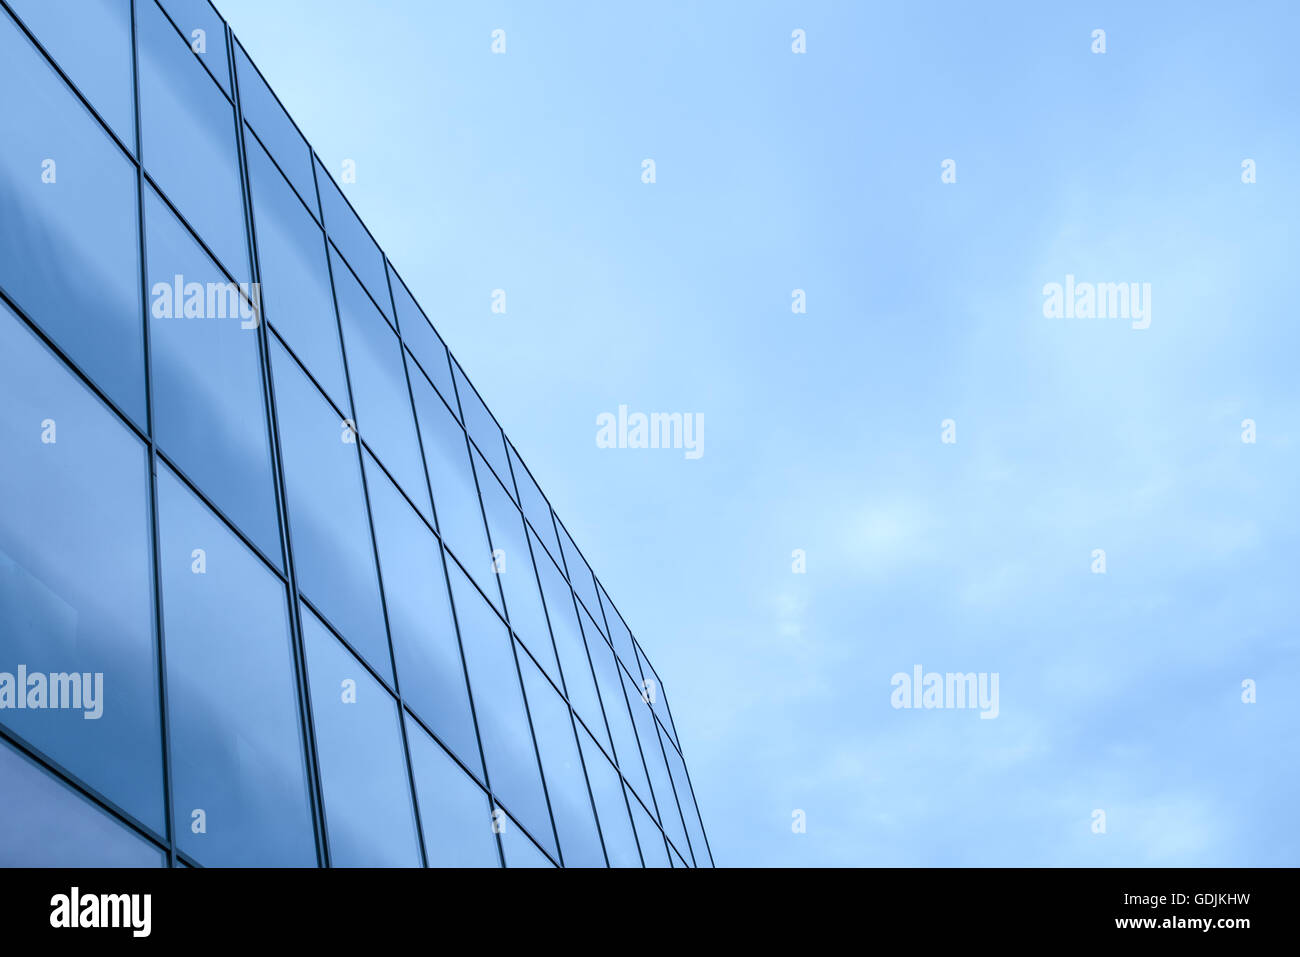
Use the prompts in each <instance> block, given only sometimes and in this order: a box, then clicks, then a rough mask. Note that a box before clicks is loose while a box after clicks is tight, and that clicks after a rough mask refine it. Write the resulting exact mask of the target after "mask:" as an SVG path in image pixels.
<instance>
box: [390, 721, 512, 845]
mask: <svg viewBox="0 0 1300 957" xmlns="http://www.w3.org/2000/svg"><path fill="white" fill-rule="evenodd" d="M406 737H407V740H408V741H409V742H410V748H411V770H412V771H413V772H414V774H415V793H416V795H417V797H418V799H419V802H420V826H421V827H422V828H423V829H424V850H425V854H426V855H427V856H428V858H429V866H430V867H500V866H501V857H500V855H499V854H498V853H497V839H496V836H495V834H494V832H493V830H492V803H491V801H489V800H488V796H487V793H486V792H485V791H484V790H483V789H482V788H480V787H479V786H478V785H477V784H475V783H474V780H473V779H472V778H471V777H470V776H469V775H468V774H466V773H465V771H464V769H463V768H461V767H460V766H459V765H457V764H456V762H455V761H453V760H452V759H451V758H450V757H449V756H448V755H447V752H446V751H444V750H443V749H442V748H440V747H438V742H436V741H434V740H433V738H431V737H429V736H428V735H427V734H425V732H424V729H423V728H421V727H420V726H419V724H417V723H416V722H415V721H413V720H412V719H411V718H409V717H408V718H407V719H406Z"/></svg>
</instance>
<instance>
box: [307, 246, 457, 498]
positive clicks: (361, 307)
mask: <svg viewBox="0 0 1300 957" xmlns="http://www.w3.org/2000/svg"><path fill="white" fill-rule="evenodd" d="M330 256H331V259H332V260H333V265H334V289H335V290H336V292H337V293H338V304H339V318H340V320H342V323H343V344H344V348H345V350H346V354H347V364H348V377H349V380H350V381H351V383H352V397H353V399H354V402H355V405H356V420H357V430H358V431H359V432H360V433H361V438H362V439H363V440H364V441H365V443H366V445H368V446H369V447H370V448H371V450H373V451H374V453H375V455H376V456H378V458H379V461H380V462H381V463H382V464H383V465H384V467H385V468H386V469H388V471H389V472H390V473H392V475H393V476H394V477H395V478H396V479H397V482H398V484H399V485H400V486H401V487H402V490H403V491H404V492H406V495H407V497H408V498H409V499H410V500H411V501H412V502H414V503H415V504H416V506H417V507H418V508H419V509H420V511H421V512H423V513H424V515H425V517H426V518H428V519H429V521H433V512H432V510H431V509H430V508H429V488H428V486H427V485H426V484H425V481H424V468H423V465H422V464H421V462H420V439H419V437H418V435H417V434H416V431H415V416H414V414H413V413H412V412H411V394H410V392H409V391H408V390H407V388H406V370H405V368H404V367H403V365H402V346H401V343H400V342H399V341H398V339H397V336H396V335H395V334H394V333H393V330H392V328H391V327H390V326H389V325H388V323H386V322H384V320H383V319H382V318H381V317H380V315H379V310H377V309H376V308H375V305H374V303H372V302H371V301H370V297H369V296H367V295H366V292H365V290H364V289H362V288H361V284H360V283H358V282H357V280H356V277H355V276H353V275H352V271H351V270H350V269H348V267H347V266H346V265H345V264H344V262H343V260H342V259H340V258H339V257H338V256H337V255H336V254H335V253H334V252H333V251H331V253H330Z"/></svg>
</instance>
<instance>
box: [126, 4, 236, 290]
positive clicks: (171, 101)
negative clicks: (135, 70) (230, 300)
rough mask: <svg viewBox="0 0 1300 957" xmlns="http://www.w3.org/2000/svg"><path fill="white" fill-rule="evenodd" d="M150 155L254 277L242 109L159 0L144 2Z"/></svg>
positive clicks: (217, 243) (203, 230)
mask: <svg viewBox="0 0 1300 957" xmlns="http://www.w3.org/2000/svg"><path fill="white" fill-rule="evenodd" d="M136 9H137V10H138V13H139V15H138V17H137V30H138V31H139V46H140V120H141V123H140V127H141V135H142V136H143V139H144V142H143V147H142V149H143V159H144V165H145V169H147V170H148V171H149V173H150V175H151V176H152V177H153V179H154V181H155V182H156V183H158V185H159V186H160V187H161V188H162V191H163V192H164V193H166V194H167V198H168V199H170V200H171V201H172V202H173V203H174V204H175V205H176V208H177V209H179V210H180V211H181V215H182V216H184V217H185V219H186V220H187V221H188V222H189V223H190V225H191V226H193V227H194V229H195V231H197V232H198V234H199V236H201V237H202V239H203V241H204V242H205V243H207V244H208V246H209V247H210V248H211V249H212V250H214V251H215V252H216V254H217V258H218V259H220V260H221V264H222V265H223V266H224V267H225V268H226V271H227V272H228V273H230V274H231V275H232V276H234V277H235V279H236V280H237V281H240V282H246V281H248V241H247V236H246V235H245V233H244V197H243V189H242V186H241V185H240V179H239V149H238V144H237V141H236V139H235V134H236V130H235V111H234V107H232V106H231V104H230V101H229V100H227V99H226V97H225V96H224V95H223V94H222V92H221V90H220V88H218V87H217V85H216V84H215V83H213V82H212V77H210V76H208V73H207V71H206V70H204V69H203V67H202V66H201V65H200V64H199V63H198V62H197V61H196V60H195V57H194V54H193V53H191V52H190V49H189V47H188V46H186V44H185V41H184V40H182V39H181V37H180V35H179V34H178V33H177V32H176V29H175V28H174V27H173V26H172V25H171V23H170V22H168V20H167V17H166V16H165V15H164V14H163V12H162V10H160V9H159V8H158V5H157V4H154V3H141V4H137V7H136Z"/></svg>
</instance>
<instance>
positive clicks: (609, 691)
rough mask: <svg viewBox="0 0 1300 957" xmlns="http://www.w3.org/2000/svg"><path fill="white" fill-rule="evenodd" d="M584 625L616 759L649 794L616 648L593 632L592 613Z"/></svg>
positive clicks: (635, 784)
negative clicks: (591, 624)
mask: <svg viewBox="0 0 1300 957" xmlns="http://www.w3.org/2000/svg"><path fill="white" fill-rule="evenodd" d="M582 620H583V628H584V629H586V630H587V650H588V651H589V652H590V653H591V663H592V667H593V668H594V670H595V672H596V686H597V688H599V689H600V699H601V702H602V703H603V704H604V706H605V719H606V720H607V721H608V722H609V733H610V734H611V735H612V736H613V738H614V759H615V760H616V761H617V763H618V767H619V768H620V769H621V770H622V772H623V776H624V777H625V778H627V779H628V782H629V783H630V784H631V785H632V787H633V789H634V790H636V791H637V792H638V793H640V794H647V793H648V791H649V786H648V784H647V783H646V776H645V765H644V764H642V762H641V750H640V748H638V747H637V739H636V733H635V732H634V731H633V730H632V717H631V715H630V714H629V712H628V705H627V700H626V699H625V698H624V697H623V681H622V672H621V671H619V668H618V663H617V662H616V661H615V660H614V650H613V649H612V648H610V647H609V645H607V644H605V639H604V638H602V637H600V635H596V634H593V633H592V632H591V631H590V628H589V625H590V623H591V617H590V616H589V615H588V614H587V613H586V612H585V611H584V612H583V613H582Z"/></svg>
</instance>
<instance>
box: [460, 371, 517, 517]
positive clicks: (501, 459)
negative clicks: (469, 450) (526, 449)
mask: <svg viewBox="0 0 1300 957" xmlns="http://www.w3.org/2000/svg"><path fill="white" fill-rule="evenodd" d="M452 369H453V371H454V372H455V375H456V392H457V393H458V394H459V395H460V407H461V411H463V412H464V413H465V427H466V428H467V429H468V430H469V435H470V438H472V439H473V440H474V444H475V445H476V446H478V450H479V451H480V452H482V453H483V456H484V458H486V459H487V460H488V464H489V465H491V466H492V469H493V471H495V472H496V473H497V478H499V479H500V480H501V482H502V483H503V484H505V485H506V487H507V488H509V489H511V492H510V495H511V497H512V498H513V497H514V491H513V488H514V486H513V483H512V482H511V480H510V465H509V463H508V462H507V461H506V447H505V440H504V439H503V438H502V435H501V426H499V425H497V423H496V420H495V419H494V418H492V414H491V413H490V412H488V410H487V406H485V405H484V404H483V400H482V399H480V398H479V397H478V393H477V392H475V391H474V388H473V386H471V385H470V384H469V380H468V379H466V378H465V373H464V372H462V371H461V368H460V363H458V362H456V361H455V360H453V361H452Z"/></svg>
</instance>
